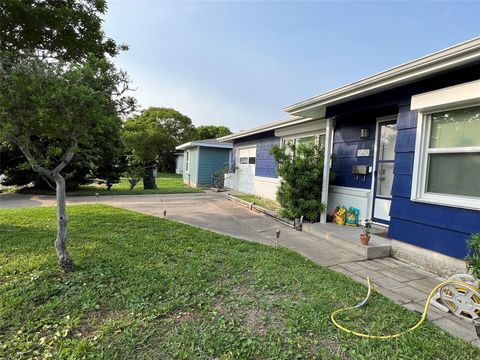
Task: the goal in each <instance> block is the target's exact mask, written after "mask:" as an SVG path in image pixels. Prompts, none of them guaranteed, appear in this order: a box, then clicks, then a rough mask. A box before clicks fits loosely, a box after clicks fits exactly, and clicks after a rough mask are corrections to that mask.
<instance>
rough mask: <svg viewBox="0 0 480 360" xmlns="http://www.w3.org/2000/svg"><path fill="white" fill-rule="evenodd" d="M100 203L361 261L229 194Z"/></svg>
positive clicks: (8, 203) (6, 198)
mask: <svg viewBox="0 0 480 360" xmlns="http://www.w3.org/2000/svg"><path fill="white" fill-rule="evenodd" d="M67 201H68V204H69V205H75V204H88V203H90V204H91V203H96V202H97V199H96V198H95V197H92V196H76V197H70V198H68V200H67ZM98 202H99V203H102V204H106V205H111V206H116V207H120V208H124V209H129V210H133V211H138V212H142V213H145V214H148V215H154V216H159V217H163V214H164V211H165V210H166V211H167V217H168V218H169V219H172V220H176V221H180V222H182V223H185V224H189V225H193V226H197V227H200V228H204V229H207V230H212V231H215V232H218V233H222V234H225V235H229V236H233V237H236V238H240V239H244V240H249V241H255V242H260V243H263V244H267V245H275V244H276V241H277V239H276V231H277V230H280V239H279V242H280V245H281V246H284V247H287V248H289V249H292V250H295V251H297V252H299V253H300V254H302V255H303V256H305V257H307V258H309V259H311V260H313V261H315V262H316V263H318V264H321V265H325V266H331V265H335V264H339V263H346V262H351V261H358V260H360V257H359V256H357V255H355V254H352V253H349V252H347V251H344V250H341V249H336V250H335V252H334V253H333V254H332V251H331V250H330V249H329V248H331V244H329V243H328V242H326V241H323V240H321V239H318V238H316V237H313V236H311V235H308V234H305V233H302V232H298V231H296V230H294V229H292V228H290V227H288V226H286V225H283V224H281V223H279V222H277V221H275V220H273V219H271V218H268V217H266V216H264V215H262V214H258V213H256V212H254V211H251V210H249V209H247V208H245V207H243V206H240V205H237V204H235V203H233V202H231V201H229V200H228V199H227V197H226V193H215V192H211V191H207V192H205V193H195V194H166V195H162V194H155V195H115V196H101V197H100V198H99V200H98ZM53 205H55V198H54V197H53V196H47V195H39V196H32V195H21V194H3V195H0V208H18V207H36V206H53Z"/></svg>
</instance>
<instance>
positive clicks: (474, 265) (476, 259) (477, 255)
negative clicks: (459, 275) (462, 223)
mask: <svg viewBox="0 0 480 360" xmlns="http://www.w3.org/2000/svg"><path fill="white" fill-rule="evenodd" d="M465 261H466V262H467V269H468V270H469V271H470V272H471V273H472V275H473V276H475V277H476V278H477V279H480V233H476V234H472V236H471V237H470V239H469V240H468V255H467V257H466V258H465Z"/></svg>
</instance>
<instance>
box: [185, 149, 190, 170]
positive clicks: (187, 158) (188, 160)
mask: <svg viewBox="0 0 480 360" xmlns="http://www.w3.org/2000/svg"><path fill="white" fill-rule="evenodd" d="M189 165H190V151H188V150H187V151H186V152H185V171H187V172H188V166H189Z"/></svg>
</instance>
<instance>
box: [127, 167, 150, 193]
mask: <svg viewBox="0 0 480 360" xmlns="http://www.w3.org/2000/svg"><path fill="white" fill-rule="evenodd" d="M144 172H145V169H144V167H143V166H140V165H130V166H129V167H128V169H127V171H125V174H124V176H125V177H126V178H127V179H128V182H129V183H130V191H131V190H133V188H134V187H135V186H136V185H137V184H138V183H139V182H140V180H142V178H143V174H144Z"/></svg>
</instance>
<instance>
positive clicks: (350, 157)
mask: <svg viewBox="0 0 480 360" xmlns="http://www.w3.org/2000/svg"><path fill="white" fill-rule="evenodd" d="M352 123H354V125H352ZM361 128H369V129H370V137H369V138H368V139H360V129H361ZM374 138H375V118H360V119H352V118H347V119H341V120H338V121H337V124H336V126H335V133H334V135H333V155H334V158H333V161H332V169H333V171H334V172H335V180H334V182H333V185H338V186H348V187H355V188H364V189H370V187H371V185H372V175H371V174H369V175H367V176H366V177H365V179H364V178H363V175H362V176H358V179H357V176H356V175H354V174H352V166H353V165H368V166H372V165H373V149H374V145H375V140H374ZM359 149H369V150H370V156H357V150H359Z"/></svg>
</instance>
